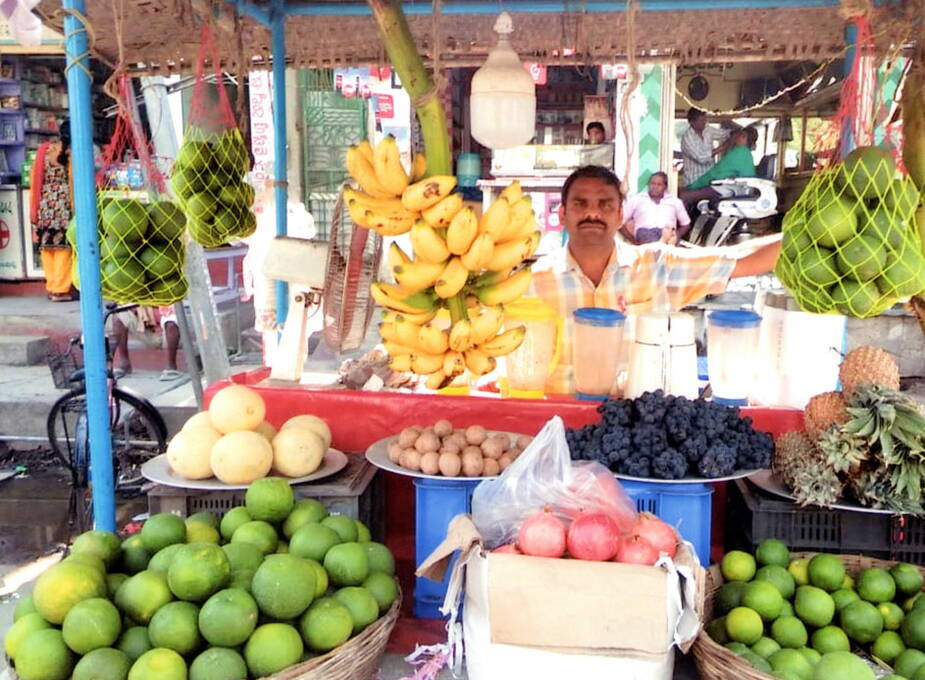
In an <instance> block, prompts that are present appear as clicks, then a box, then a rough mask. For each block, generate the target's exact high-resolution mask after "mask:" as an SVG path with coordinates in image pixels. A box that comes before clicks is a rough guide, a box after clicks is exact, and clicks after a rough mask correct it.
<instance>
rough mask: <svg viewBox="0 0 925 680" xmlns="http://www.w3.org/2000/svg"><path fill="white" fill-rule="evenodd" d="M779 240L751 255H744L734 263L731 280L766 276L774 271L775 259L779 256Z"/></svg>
mask: <svg viewBox="0 0 925 680" xmlns="http://www.w3.org/2000/svg"><path fill="white" fill-rule="evenodd" d="M780 246H781V242H780V240H777V241H775V242H774V243H771V244H768V245H766V246H765V247H763V248H762V249H761V250H757V251H755V252H754V253H752V254H751V255H746V256H745V257H743V258H742V259H740V260H737V261H736V265H735V269H734V270H733V271H732V278H734V279H735V278H738V277H740V276H758V275H759V274H767V273H768V272H770V271H772V270H773V269H774V265H775V264H777V258H778V256H779V255H780Z"/></svg>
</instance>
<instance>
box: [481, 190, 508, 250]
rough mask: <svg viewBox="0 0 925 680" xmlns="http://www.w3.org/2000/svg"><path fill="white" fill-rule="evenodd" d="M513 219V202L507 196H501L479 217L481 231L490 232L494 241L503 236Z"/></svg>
mask: <svg viewBox="0 0 925 680" xmlns="http://www.w3.org/2000/svg"><path fill="white" fill-rule="evenodd" d="M510 221H511V204H510V203H508V202H507V199H506V198H499V199H498V200H497V201H495V202H494V203H492V204H491V205H490V206H488V210H486V211H485V212H484V213H482V217H481V219H479V233H480V234H488V235H490V236H491V240H492V241H497V240H499V239H500V238H501V236H502V235H503V234H504V232H505V231H507V229H508V223H509V222H510Z"/></svg>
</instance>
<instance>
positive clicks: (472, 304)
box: [466, 295, 482, 309]
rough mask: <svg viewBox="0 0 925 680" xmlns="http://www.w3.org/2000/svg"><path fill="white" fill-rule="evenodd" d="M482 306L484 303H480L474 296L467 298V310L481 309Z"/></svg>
mask: <svg viewBox="0 0 925 680" xmlns="http://www.w3.org/2000/svg"><path fill="white" fill-rule="evenodd" d="M481 306H482V303H481V302H479V299H478V298H477V297H475V296H474V295H467V296H466V309H479V308H480V307H481Z"/></svg>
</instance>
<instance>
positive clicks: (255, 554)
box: [222, 542, 264, 572]
mask: <svg viewBox="0 0 925 680" xmlns="http://www.w3.org/2000/svg"><path fill="white" fill-rule="evenodd" d="M222 550H224V551H225V556H226V557H227V558H228V565H229V566H230V567H231V571H232V572H235V571H238V570H240V569H251V570H253V571H257V567H259V566H260V563H261V562H263V557H264V556H263V551H262V550H261V549H260V548H258V547H257V546H256V545H254V544H253V543H243V542H242V543H226V544H225V545H223V546H222Z"/></svg>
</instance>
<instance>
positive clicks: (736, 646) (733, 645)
mask: <svg viewBox="0 0 925 680" xmlns="http://www.w3.org/2000/svg"><path fill="white" fill-rule="evenodd" d="M724 646H725V647H726V649H728V650H729V651H731V652H733V653H734V654H738V655H739V656H742V655H743V654H745V652H750V651H752V650H750V649H749V648H748V647H746V646H745V645H743V644H742V643H741V642H736V641H733V642H727V643H726V644H725V645H724Z"/></svg>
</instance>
